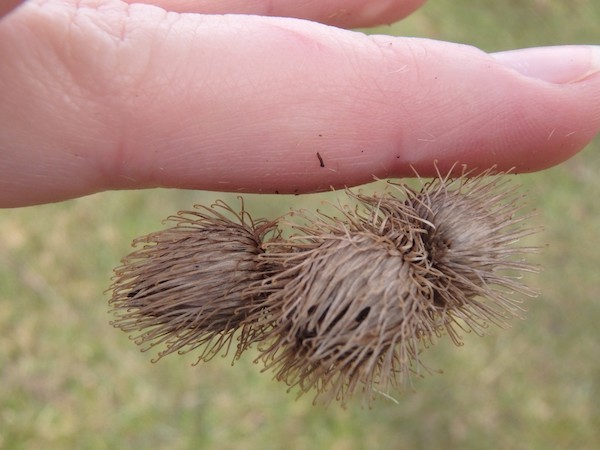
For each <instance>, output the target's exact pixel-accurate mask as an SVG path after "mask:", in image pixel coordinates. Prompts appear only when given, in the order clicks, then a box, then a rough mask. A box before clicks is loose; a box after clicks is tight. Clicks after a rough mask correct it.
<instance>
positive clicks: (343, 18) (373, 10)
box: [125, 0, 425, 28]
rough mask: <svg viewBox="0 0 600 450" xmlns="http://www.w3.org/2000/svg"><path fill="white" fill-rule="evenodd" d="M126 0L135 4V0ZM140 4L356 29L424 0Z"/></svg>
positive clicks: (157, 0) (155, 0)
mask: <svg viewBox="0 0 600 450" xmlns="http://www.w3.org/2000/svg"><path fill="white" fill-rule="evenodd" d="M125 1H126V2H127V3H138V1H136V0H125ZM143 3H147V4H152V5H156V6H160V7H161V8H164V9H165V10H167V11H173V12H192V13H203V14H228V13H234V14H257V15H261V16H280V17H295V18H299V19H309V20H314V21H316V22H321V23H325V24H329V25H335V26H337V27H342V28H357V27H372V26H375V25H382V24H390V23H393V22H396V21H398V20H400V19H402V18H403V17H406V16H408V15H409V14H410V13H412V12H413V11H415V10H416V9H417V8H419V7H420V6H421V5H422V4H423V3H425V0H309V1H307V0H305V1H298V0H272V1H254V2H249V1H247V0H223V1H218V2H215V1H214V0H175V1H173V0H145V1H144V2H143Z"/></svg>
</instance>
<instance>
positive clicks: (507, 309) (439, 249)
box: [395, 171, 537, 344]
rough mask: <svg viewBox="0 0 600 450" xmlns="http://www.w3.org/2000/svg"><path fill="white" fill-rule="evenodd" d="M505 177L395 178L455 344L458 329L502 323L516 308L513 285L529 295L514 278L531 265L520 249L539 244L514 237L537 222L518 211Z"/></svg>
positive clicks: (515, 313) (513, 189) (517, 201)
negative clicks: (417, 228)
mask: <svg viewBox="0 0 600 450" xmlns="http://www.w3.org/2000/svg"><path fill="white" fill-rule="evenodd" d="M508 181H509V180H508V179H507V178H506V177H501V176H500V175H494V174H493V173H491V172H490V171H487V172H484V173H483V174H482V175H479V176H476V177H467V176H462V177H458V178H436V179H434V180H432V181H430V182H429V183H426V184H424V185H423V186H422V189H421V190H420V191H419V192H416V191H412V190H409V189H408V188H406V186H399V185H395V187H396V188H397V189H400V191H402V192H404V193H405V197H406V200H404V204H405V205H409V206H410V207H411V208H412V209H413V210H414V212H415V214H414V215H415V216H416V217H418V220H419V222H420V223H421V226H422V227H423V229H424V230H425V233H423V234H421V238H422V240H423V245H424V248H425V251H426V253H427V261H428V267H429V269H430V274H429V276H428V279H429V280H430V282H431V283H432V284H433V286H434V291H435V296H436V298H435V300H436V304H437V305H438V307H439V314H440V315H441V316H443V317H444V319H443V320H444V321H445V323H446V324H447V331H448V333H449V335H450V336H451V337H452V338H453V339H454V340H455V342H456V343H457V344H460V343H461V339H460V336H459V334H458V331H457V329H467V330H473V331H475V332H477V333H479V334H481V333H482V332H483V329H484V328H485V327H486V326H487V323H488V322H491V323H495V324H497V325H503V324H505V322H506V321H507V320H508V319H511V318H513V317H515V316H520V314H521V312H522V308H521V307H520V299H519V298H514V297H512V294H514V293H515V292H518V293H519V294H523V295H527V296H534V295H535V292H534V291H532V290H530V289H528V288H527V287H526V286H524V285H523V284H522V283H521V282H520V281H519V278H520V277H521V275H522V274H523V272H535V271H536V269H535V268H534V267H532V266H531V265H530V264H528V263H526V262H525V261H524V260H523V257H524V256H525V255H526V254H528V253H532V252H535V251H536V250H537V249H534V248H530V247H522V246H521V247H519V246H515V245H513V244H515V243H516V242H517V241H519V240H520V239H521V238H523V237H525V236H527V235H530V234H532V233H533V232H535V231H536V230H535V229H533V228H529V227H527V226H525V224H524V220H525V219H527V217H528V216H527V215H519V214H518V213H519V212H520V211H521V209H522V208H523V205H522V204H521V201H522V196H521V195H519V194H518V192H517V190H518V189H517V188H518V186H514V185H511V184H510V183H509V182H508ZM455 319H460V321H459V322H456V320H455Z"/></svg>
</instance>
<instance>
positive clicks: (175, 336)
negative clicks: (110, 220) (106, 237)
mask: <svg viewBox="0 0 600 450" xmlns="http://www.w3.org/2000/svg"><path fill="white" fill-rule="evenodd" d="M196 208H197V209H198V211H182V212H179V213H178V214H177V216H172V217H169V218H168V219H167V220H169V221H171V222H174V223H175V226H174V227H172V228H168V229H165V230H162V231H158V232H156V233H152V234H149V235H147V236H144V237H141V238H138V239H136V240H135V241H134V244H133V245H134V246H141V248H140V249H138V250H136V251H134V252H133V253H131V254H130V255H128V256H127V257H125V258H124V259H123V260H122V265H121V266H120V267H118V268H117V269H115V277H114V280H113V281H114V282H113V285H112V290H113V295H112V299H111V300H110V304H111V306H112V308H113V311H114V313H115V314H116V316H117V319H116V320H115V321H113V322H112V323H113V325H114V326H116V327H118V328H121V329H122V330H124V331H126V332H129V333H136V332H137V333H138V334H137V335H134V336H133V337H132V338H133V339H134V340H135V342H136V343H137V344H139V345H142V346H145V347H144V348H143V350H147V349H149V348H151V347H154V346H155V345H158V344H162V345H163V346H164V348H163V350H161V351H160V352H159V354H158V358H160V357H162V356H165V355H167V354H169V353H173V352H176V351H177V352H179V353H186V352H188V351H190V350H192V349H195V348H197V347H199V346H202V345H204V346H205V347H204V349H203V351H202V353H201V355H200V357H199V359H201V360H208V359H210V358H211V357H213V356H214V355H215V354H217V353H218V352H219V351H220V350H221V349H222V348H223V347H225V349H227V348H228V347H229V345H230V343H231V339H232V337H233V333H234V332H235V330H236V329H238V328H240V327H243V326H244V320H245V317H246V313H247V311H248V310H249V309H250V306H251V304H252V301H253V300H254V299H252V298H248V297H246V296H245V295H244V294H243V293H244V290H245V289H246V288H247V287H248V286H249V285H250V284H251V283H253V282H255V281H256V280H259V279H260V278H261V277H262V276H263V275H262V272H261V271H260V270H259V269H258V256H259V254H260V253H261V252H262V250H261V243H262V240H263V238H264V236H265V235H266V234H268V233H271V232H273V231H274V230H275V224H274V223H273V222H267V221H265V220H259V221H253V220H252V219H251V218H250V217H249V215H248V214H247V213H246V212H245V211H244V208H243V204H242V211H241V212H239V213H236V212H235V211H234V210H233V209H231V208H230V207H229V206H227V205H226V204H224V203H223V202H217V203H216V204H215V205H213V206H212V207H211V208H206V207H203V206H196Z"/></svg>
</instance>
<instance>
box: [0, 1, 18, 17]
mask: <svg viewBox="0 0 600 450" xmlns="http://www.w3.org/2000/svg"><path fill="white" fill-rule="evenodd" d="M22 2H23V0H2V2H1V3H0V19H1V18H2V17H3V16H5V15H6V14H8V13H9V12H11V11H12V10H13V9H15V8H16V7H17V6H19V5H20V4H21V3H22Z"/></svg>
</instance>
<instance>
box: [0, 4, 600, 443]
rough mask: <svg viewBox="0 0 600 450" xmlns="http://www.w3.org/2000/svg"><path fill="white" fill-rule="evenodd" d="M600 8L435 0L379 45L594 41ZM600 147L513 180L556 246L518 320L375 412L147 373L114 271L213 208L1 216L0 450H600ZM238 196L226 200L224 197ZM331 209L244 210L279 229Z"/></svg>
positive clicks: (97, 208)
mask: <svg viewBox="0 0 600 450" xmlns="http://www.w3.org/2000/svg"><path fill="white" fill-rule="evenodd" d="M599 23H600V3H599V2H597V1H595V0H587V1H586V0H571V1H568V2H567V1H563V0H531V1H528V0H505V1H502V2H491V1H488V2H482V1H479V0H430V2H429V4H428V5H427V6H426V7H425V8H424V9H423V10H422V11H420V12H419V13H417V14H415V15H414V16H413V17H411V18H410V19H408V20H406V21H404V22H402V23H400V24H397V25H395V26H393V27H384V28H379V29H377V30H375V31H376V32H378V33H390V34H404V35H411V36H426V37H431V38H435V39H444V40H450V41H458V42H464V43H470V44H473V45H476V46H479V47H482V48H483V49H485V50H490V51H492V50H501V49H509V48H514V47H526V46H535V45H549V44H562V43H580V42H581V43H586V42H587V43H594V42H595V43H598V42H599V40H600V30H599V28H598V24H599ZM598 174H600V142H599V141H598V139H597V140H596V141H595V143H594V144H593V145H591V146H590V147H589V148H588V149H587V150H586V151H584V152H583V153H582V154H580V155H578V156H577V157H575V158H573V159H572V160H571V161H569V162H567V163H566V164H564V165H562V166H560V167H557V168H554V169H552V170H549V171H546V172H544V173H540V174H535V175H525V176H521V177H520V181H521V182H522V183H523V184H524V185H525V186H526V187H527V188H528V189H529V191H530V195H529V202H530V204H531V205H533V206H535V207H536V208H537V209H538V210H539V213H540V216H539V221H540V222H543V223H544V226H545V231H544V232H543V233H542V234H541V235H539V236H537V237H536V238H535V240H534V242H533V243H534V244H539V245H544V244H546V243H548V247H547V248H545V250H544V252H543V254H542V255H541V256H539V257H538V262H539V263H540V264H542V265H543V266H544V271H543V273H542V274H541V275H539V276H536V277H533V279H532V283H533V284H534V285H537V286H538V287H540V289H541V290H542V295H541V297H540V298H539V299H537V300H534V301H532V302H530V303H529V312H528V314H527V320H526V321H515V322H514V323H513V327H512V328H511V329H508V330H498V329H491V330H490V333H489V335H488V336H487V337H485V338H483V339H480V338H476V337H467V340H466V345H465V346H464V347H461V348H455V347H453V346H452V345H451V344H450V343H449V342H446V340H444V341H442V342H441V343H440V344H439V345H438V346H437V347H435V348H433V349H432V350H430V351H428V353H427V354H426V357H425V358H426V362H427V363H428V364H429V365H430V366H432V367H434V368H442V369H443V370H444V373H443V374H434V375H430V376H427V377H425V378H424V379H420V380H417V381H416V382H415V386H414V388H415V389H414V392H407V393H394V396H395V397H396V398H397V400H398V402H399V404H397V405H396V404H394V403H392V402H390V401H387V400H385V399H381V400H379V401H377V402H376V403H375V405H374V408H373V409H372V410H365V409H362V408H361V407H360V404H358V403H357V404H351V405H350V406H349V407H348V408H347V409H346V410H342V409H340V408H339V407H338V406H336V405H332V406H330V407H329V408H328V409H324V408H322V407H313V406H312V405H311V397H310V396H306V397H303V398H301V399H300V400H298V401H296V400H295V396H294V395H293V394H287V393H286V389H285V386H284V385H282V384H278V383H275V382H274V381H271V377H270V376H269V374H261V373H259V368H258V367H256V366H254V365H253V364H252V363H251V356H252V355H249V357H247V358H245V359H244V360H242V361H241V362H239V363H237V364H236V365H235V366H234V367H231V366H230V363H229V360H214V361H211V362H210V363H206V364H202V365H200V366H196V367H192V366H191V365H190V364H191V363H192V362H193V361H194V357H193V355H188V356H186V357H168V358H166V359H164V360H162V361H161V362H159V363H157V364H151V363H150V358H151V355H149V354H142V353H140V352H139V351H138V349H137V347H136V346H135V345H134V344H133V343H131V342H130V341H128V339H127V336H126V335H125V334H124V333H122V332H120V331H118V330H115V329H113V328H112V327H111V326H110V325H109V324H108V322H109V320H110V316H109V315H108V314H107V300H108V295H106V294H104V295H103V291H104V290H105V289H106V288H107V287H108V285H109V282H110V281H109V280H110V277H111V270H112V267H114V266H115V265H117V264H118V262H119V260H120V258H121V257H122V256H124V255H125V254H126V253H127V252H129V251H130V247H129V243H130V241H131V240H132V239H133V238H134V237H136V236H138V235H141V234H144V233H147V232H150V231H154V230H155V229H158V228H159V227H160V226H161V223H160V221H161V220H162V219H163V218H164V217H166V216H168V215H169V214H172V213H173V212H175V211H177V210H178V209H189V208H190V207H191V205H192V204H194V203H209V202H210V201H211V200H212V199H214V198H216V197H217V194H213V193H202V192H180V191H168V190H154V191H145V192H114V193H104V194H100V195H94V196H91V197H87V198H83V199H79V200H75V201H70V202H66V203H62V204H57V205H47V206H39V207H34V208H26V209H21V210H7V211H1V212H0V304H1V308H0V448H5V449H17V448H19V449H20V448H25V449H42V448H44V449H45V448H57V449H58V448H60V449H65V448H66V449H70V448H86V449H120V448H132V449H187V448H209V449H212V448H214V449H261V450H263V449H264V450H268V449H282V448H286V449H290V450H292V449H309V448H311V449H337V450H342V449H344V450H345V449H378V448H385V449H401V448H407V449H419V448H423V449H433V448H461V449H481V448H502V449H521V448H522V449H552V448H557V449H566V448H572V449H585V448H587V449H593V448H600V352H599V348H600V330H599V328H598V324H599V323H600V300H599V299H598V296H599V294H600V284H599V282H598V279H597V272H598V270H599V268H600V252H599V251H598V247H599V245H600V203H599V202H598V198H600V177H599V175H598ZM220 197H224V198H226V199H233V196H222V195H221V196H220ZM321 198H322V196H302V197H275V196H262V197H259V196H249V197H248V199H247V202H248V204H249V209H250V210H251V211H253V212H254V211H255V212H256V214H257V215H266V216H275V215H277V214H279V213H280V212H283V211H285V210H287V208H288V207H289V206H290V205H292V204H293V205H300V204H311V203H313V204H314V202H317V201H320V199H321Z"/></svg>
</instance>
